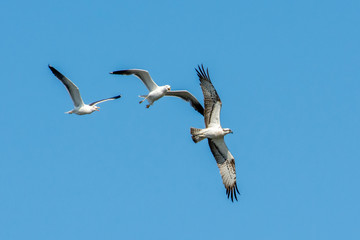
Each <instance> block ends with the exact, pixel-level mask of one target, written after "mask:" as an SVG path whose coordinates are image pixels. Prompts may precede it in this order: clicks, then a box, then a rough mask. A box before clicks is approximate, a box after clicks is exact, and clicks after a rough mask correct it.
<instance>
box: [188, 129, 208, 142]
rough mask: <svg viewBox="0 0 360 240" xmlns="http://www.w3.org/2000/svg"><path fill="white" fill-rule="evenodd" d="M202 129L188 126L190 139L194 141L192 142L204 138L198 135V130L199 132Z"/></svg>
mask: <svg viewBox="0 0 360 240" xmlns="http://www.w3.org/2000/svg"><path fill="white" fill-rule="evenodd" d="M201 130H202V129H200V128H190V133H191V135H192V136H191V138H192V140H193V141H194V143H198V142H200V141H201V140H204V139H205V138H204V137H200V136H199V135H200V132H201Z"/></svg>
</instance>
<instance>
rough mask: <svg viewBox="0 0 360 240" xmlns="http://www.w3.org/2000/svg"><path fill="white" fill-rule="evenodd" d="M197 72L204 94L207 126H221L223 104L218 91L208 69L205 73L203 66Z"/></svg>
mask: <svg viewBox="0 0 360 240" xmlns="http://www.w3.org/2000/svg"><path fill="white" fill-rule="evenodd" d="M195 70H196V72H197V75H198V77H199V80H200V86H201V89H202V92H203V94H204V105H205V117H204V118H205V126H206V127H211V126H214V125H218V126H220V110H221V105H222V103H221V100H220V97H219V95H218V94H217V92H216V89H215V88H214V86H213V85H212V83H211V80H210V76H209V70H208V69H206V71H205V69H204V66H203V65H201V66H198V69H195Z"/></svg>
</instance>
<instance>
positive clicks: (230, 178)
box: [190, 65, 240, 201]
mask: <svg viewBox="0 0 360 240" xmlns="http://www.w3.org/2000/svg"><path fill="white" fill-rule="evenodd" d="M198 68H199V69H195V70H196V72H197V75H198V77H199V79H200V86H201V89H202V92H203V94H204V105H205V116H204V118H205V127H206V128H205V129H199V128H191V129H190V133H191V135H192V136H191V137H192V139H193V141H194V142H195V143H197V142H200V141H201V140H203V139H205V138H207V139H208V142H209V146H210V150H211V152H212V154H213V155H214V157H215V160H216V163H217V165H218V167H219V169H220V175H221V177H222V180H223V183H224V185H225V188H226V194H227V196H228V198H229V197H230V196H231V201H234V199H233V198H234V197H235V199H236V201H237V197H236V192H237V193H239V190H238V188H237V185H236V171H235V160H234V157H233V155H232V154H231V153H230V151H229V149H228V148H227V146H226V144H225V141H224V136H225V135H226V134H229V133H233V132H232V131H231V130H230V129H229V128H222V127H221V125H220V110H221V100H220V98H219V95H218V94H217V92H216V90H215V88H214V86H213V85H212V83H211V81H210V76H209V71H208V69H206V72H205V69H204V66H203V65H201V67H200V66H198ZM239 194H240V193H239Z"/></svg>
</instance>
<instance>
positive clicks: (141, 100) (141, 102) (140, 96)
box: [139, 96, 148, 104]
mask: <svg viewBox="0 0 360 240" xmlns="http://www.w3.org/2000/svg"><path fill="white" fill-rule="evenodd" d="M140 97H142V96H140ZM147 98H148V96H146V97H145V98H144V99H143V100H141V101H140V102H139V104H142V103H143V102H144V101H145V100H146V99H147Z"/></svg>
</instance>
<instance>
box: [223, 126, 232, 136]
mask: <svg viewBox="0 0 360 240" xmlns="http://www.w3.org/2000/svg"><path fill="white" fill-rule="evenodd" d="M223 131H224V133H225V135H226V134H229V133H233V131H231V129H230V128H223Z"/></svg>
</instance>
